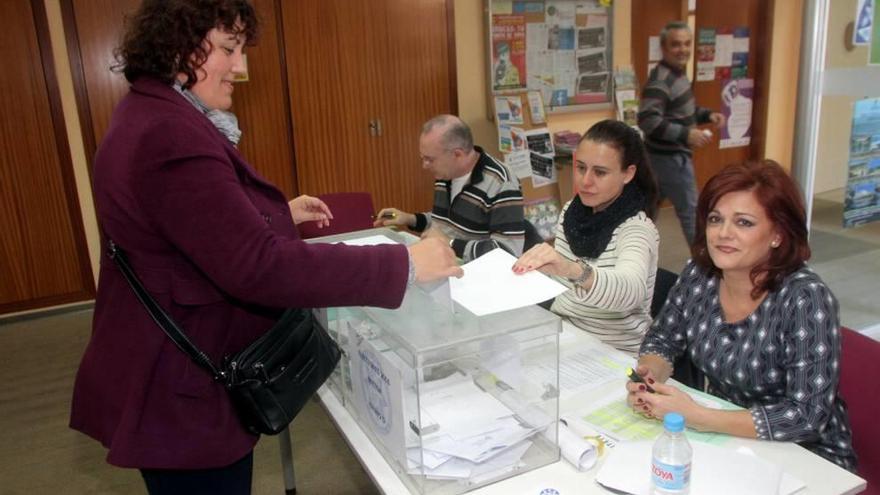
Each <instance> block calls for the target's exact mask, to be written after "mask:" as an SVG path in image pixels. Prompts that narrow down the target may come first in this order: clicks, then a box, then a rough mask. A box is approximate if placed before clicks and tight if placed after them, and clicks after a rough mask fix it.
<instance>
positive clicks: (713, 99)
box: [693, 0, 795, 188]
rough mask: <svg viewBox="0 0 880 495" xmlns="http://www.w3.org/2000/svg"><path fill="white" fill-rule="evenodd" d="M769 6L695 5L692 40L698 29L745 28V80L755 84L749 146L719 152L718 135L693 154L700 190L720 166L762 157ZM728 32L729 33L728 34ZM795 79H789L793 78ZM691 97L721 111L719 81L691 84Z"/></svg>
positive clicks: (726, 0) (762, 0)
mask: <svg viewBox="0 0 880 495" xmlns="http://www.w3.org/2000/svg"><path fill="white" fill-rule="evenodd" d="M772 12H773V2H770V1H767V0H712V1H700V2H697V9H696V33H695V34H694V37H695V40H694V43H695V44H696V37H697V36H698V34H697V33H699V30H700V28H703V27H706V28H716V29H717V28H725V29H730V30H732V29H733V28H736V27H740V26H744V27H748V28H749V31H750V32H749V56H748V72H747V77H749V78H751V79H753V80H754V82H755V86H754V94H753V102H752V129H751V133H752V139H751V144H750V145H749V146H743V147H738V148H726V149H720V148H719V146H718V144H719V140H718V132H715V131H714V130H713V132H715V139H714V140H713V142H712V143H711V144H710V145H708V146H705V147H703V148H700V149H698V150H696V151H695V152H694V166H695V168H696V174H697V184H698V186H699V187H700V188H702V186H703V185H704V184H705V183H706V181H708V180H709V178H711V177H712V176H713V175H715V174H716V173H717V172H718V171H719V170H721V169H722V168H724V166H726V165H728V164H730V163H734V162H738V161H742V160H747V159H757V158H760V157H761V156H763V146H764V144H763V139H764V136H765V134H766V121H767V89H768V85H769V76H770V68H769V66H768V62H769V59H770V53H771V51H770V43H771V39H772V36H771V35H772V32H771V29H772V28H771V26H772ZM730 32H732V31H730ZM794 77H795V75H792V78H794ZM693 88H694V96H695V97H696V99H697V104H698V105H700V106H703V107H708V108H711V109H713V110H716V111H720V110H721V89H722V80H721V79H720V78H718V77H716V78H715V80H713V81H695V82H694V84H693Z"/></svg>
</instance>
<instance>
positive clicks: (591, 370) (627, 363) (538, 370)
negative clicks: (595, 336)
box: [523, 348, 634, 397]
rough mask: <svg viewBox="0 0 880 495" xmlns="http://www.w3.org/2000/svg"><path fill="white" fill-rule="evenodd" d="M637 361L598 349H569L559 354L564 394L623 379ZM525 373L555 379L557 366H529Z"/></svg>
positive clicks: (542, 379) (540, 380) (545, 380)
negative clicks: (628, 369)
mask: <svg viewBox="0 0 880 495" xmlns="http://www.w3.org/2000/svg"><path fill="white" fill-rule="evenodd" d="M633 363H634V360H633V359H632V358H628V357H622V356H621V357H618V356H610V355H609V354H608V352H607V351H603V350H601V349H597V348H588V349H582V350H579V351H576V352H568V353H565V354H563V355H561V356H560V357H559V389H560V391H561V395H562V396H563V397H570V396H572V395H575V394H577V393H579V392H583V391H584V390H587V389H590V388H594V387H597V386H599V385H602V384H605V383H608V382H610V381H612V380H617V379H620V377H621V376H623V375H624V373H625V372H626V368H627V367H632V366H633ZM523 371H524V374H525V376H526V377H528V378H529V379H530V380H532V381H534V382H535V383H553V382H555V381H556V380H555V375H556V368H555V367H554V366H552V365H551V364H548V363H541V364H538V365H535V366H529V367H526V368H525V369H524V370H523Z"/></svg>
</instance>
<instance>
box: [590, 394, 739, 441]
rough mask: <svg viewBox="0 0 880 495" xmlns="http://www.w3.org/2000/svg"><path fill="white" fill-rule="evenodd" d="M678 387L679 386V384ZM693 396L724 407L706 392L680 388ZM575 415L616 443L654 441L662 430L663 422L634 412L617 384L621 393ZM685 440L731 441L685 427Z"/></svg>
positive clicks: (706, 402) (701, 402)
mask: <svg viewBox="0 0 880 495" xmlns="http://www.w3.org/2000/svg"><path fill="white" fill-rule="evenodd" d="M679 387H681V386H679ZM681 388H682V389H683V390H685V391H687V392H688V393H690V394H691V396H692V397H694V399H695V400H697V402H699V403H700V404H703V405H705V406H707V407H712V408H714V409H724V408H725V406H724V405H723V403H722V402H721V401H720V400H718V399H716V400H714V401H713V400H712V399H710V398H708V397H705V396H706V395H707V394H702V395H700V394H701V393H700V392H697V391H694V390H692V389H687V388H686V387H681ZM577 417H578V418H579V419H580V420H582V421H584V422H586V423H587V424H588V425H590V426H592V427H593V428H595V429H596V431H598V432H599V433H602V434H603V435H605V436H607V437H609V438H610V439H611V440H614V441H616V442H618V443H619V442H625V441H637V440H651V441H653V440H655V439H656V438H657V436H659V435H660V433H662V432H663V423H661V422H660V421H657V420H655V419H649V418H645V417H644V416H642V415H641V414H636V413H635V412H633V410H632V408H631V407H630V406H629V405H628V404H627V403H626V389H625V388H624V386H623V383H621V384H620V393H619V394H615V395H614V396H613V397H612V398H611V399H610V400H608V401H606V402H600V403H597V404H596V405H594V406H593V407H590V408H588V409H585V410H583V411H581V412H579V413H578V414H577ZM687 435H688V439H690V440H696V441H699V442H705V443H713V444H716V445H721V444H724V443H726V442H727V441H728V440H730V437H729V436H728V435H723V434H720V433H705V432H698V431H694V430H687Z"/></svg>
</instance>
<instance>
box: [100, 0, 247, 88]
mask: <svg viewBox="0 0 880 495" xmlns="http://www.w3.org/2000/svg"><path fill="white" fill-rule="evenodd" d="M236 21H238V22H239V23H240V24H238V25H236ZM257 25H258V21H257V15H256V12H255V11H254V8H253V6H251V4H250V2H248V1H247V0H144V2H143V3H142V4H141V6H140V8H138V10H137V11H136V12H135V13H134V14H133V15H131V16H130V17H128V18H127V19H126V26H125V36H124V37H123V40H122V44H121V45H120V46H119V47H118V48H116V50H115V52H114V55H115V57H116V64H115V65H114V66H113V70H114V71H116V72H122V73H123V74H124V75H125V78H126V79H127V80H128V81H129V82H134V81H135V80H136V79H138V78H139V77H141V76H151V77H155V78H158V79H160V80H161V81H163V82H165V83H168V84H171V83H172V82H173V81H174V79H175V77H177V74H179V73H183V74H186V81H185V82H184V83H183V87H184V88H190V87H192V85H193V84H195V83H196V81H197V80H198V78H197V77H196V71H197V70H198V69H199V68H200V67H201V66H202V64H204V63H205V60H207V58H208V52H209V50H210V47H208V48H209V49H208V50H206V47H205V44H204V42H205V41H206V39H205V38H206V36H207V35H208V31H210V30H212V29H214V28H220V29H223V30H226V31H229V32H230V33H235V34H241V35H243V36H244V39H245V44H246V45H253V44H254V43H255V41H256V36H257Z"/></svg>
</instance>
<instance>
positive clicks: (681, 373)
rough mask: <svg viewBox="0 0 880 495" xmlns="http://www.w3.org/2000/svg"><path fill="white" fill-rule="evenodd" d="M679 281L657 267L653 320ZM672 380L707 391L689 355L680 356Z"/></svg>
mask: <svg viewBox="0 0 880 495" xmlns="http://www.w3.org/2000/svg"><path fill="white" fill-rule="evenodd" d="M677 281H678V274H677V273H674V272H671V271H669V270H666V269H665V268H660V267H657V277H656V278H655V279H654V296H653V297H652V298H651V318H657V315H658V314H660V310H661V309H662V308H663V305H664V304H666V299H667V297H668V296H669V290H670V289H672V286H673V285H675V283H676V282H677ZM672 378H675V379H676V380H678V381H679V382H681V383H683V384H685V385H687V386H689V387H692V388H695V389H698V390H704V389H705V386H704V385H705V376H704V375H703V372H702V371H700V369H699V368H697V367H696V365H694V363H693V361H691V359H690V357H689V356H688V355H687V354H683V355H681V356H679V358H678V359H676V360H675V364H674V365H673V371H672Z"/></svg>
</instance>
